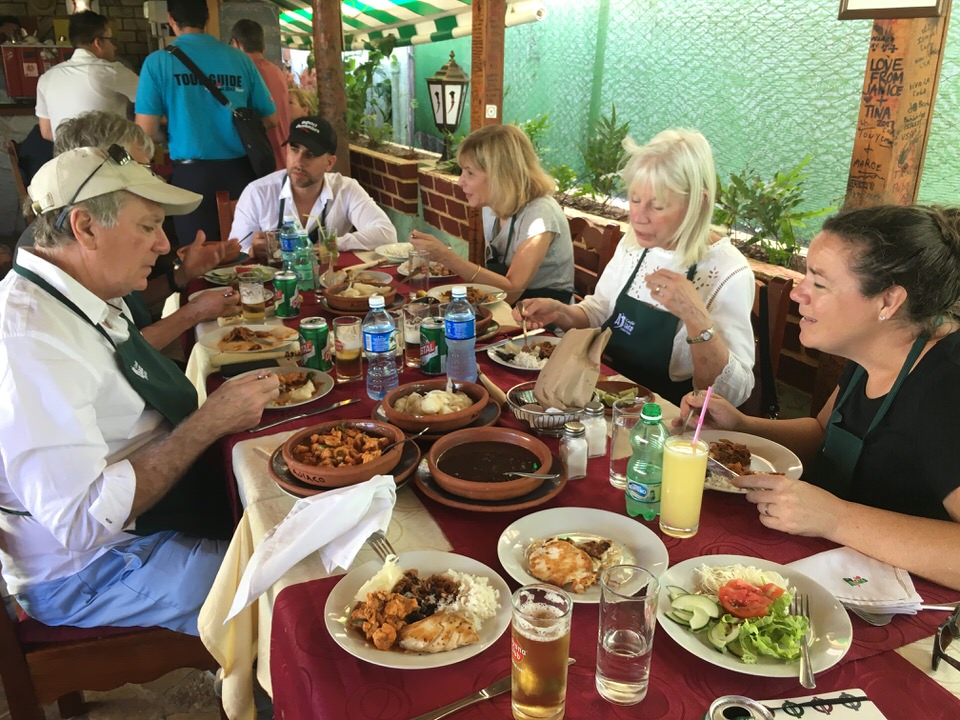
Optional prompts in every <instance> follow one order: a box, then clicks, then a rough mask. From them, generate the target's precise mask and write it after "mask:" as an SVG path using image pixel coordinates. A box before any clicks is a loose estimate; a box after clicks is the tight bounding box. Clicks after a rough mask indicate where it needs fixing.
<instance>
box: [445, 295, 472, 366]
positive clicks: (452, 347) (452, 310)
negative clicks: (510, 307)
mask: <svg viewBox="0 0 960 720" xmlns="http://www.w3.org/2000/svg"><path fill="white" fill-rule="evenodd" d="M443 334H444V336H445V337H446V340H447V377H449V378H450V379H451V380H460V381H461V382H462V381H467V382H476V381H477V356H476V354H475V353H474V345H475V344H476V341H477V322H476V313H474V311H473V307H472V306H471V305H470V303H469V302H467V288H466V286H464V285H456V286H455V287H454V288H453V290H452V291H451V293H450V304H449V305H447V311H446V313H444V315H443Z"/></svg>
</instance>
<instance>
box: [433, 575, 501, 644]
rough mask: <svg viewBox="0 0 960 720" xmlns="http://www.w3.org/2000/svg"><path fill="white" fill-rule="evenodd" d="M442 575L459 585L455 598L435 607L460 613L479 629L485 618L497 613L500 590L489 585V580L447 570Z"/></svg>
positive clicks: (487, 618)
mask: <svg viewBox="0 0 960 720" xmlns="http://www.w3.org/2000/svg"><path fill="white" fill-rule="evenodd" d="M443 575H444V577H448V578H450V579H451V580H453V581H454V582H455V583H457V585H459V587H460V591H459V592H458V593H457V598H456V600H453V601H452V602H449V603H445V604H443V605H441V606H439V607H438V608H437V610H438V611H446V612H452V613H457V614H458V615H462V616H463V617H465V618H466V619H467V620H469V621H470V623H471V624H472V625H473V627H474V629H475V630H477V631H479V630H480V627H481V626H482V625H483V623H484V621H485V620H489V619H490V618H492V617H493V616H494V615H496V614H497V609H498V608H499V607H500V602H499V600H500V591H499V590H497V589H496V588H494V587H491V586H490V580H488V579H487V578H485V577H481V576H479V575H471V574H470V573H464V572H457V571H456V570H447V571H446V572H445V573H443Z"/></svg>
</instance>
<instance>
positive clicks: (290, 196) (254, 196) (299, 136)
mask: <svg viewBox="0 0 960 720" xmlns="http://www.w3.org/2000/svg"><path fill="white" fill-rule="evenodd" d="M284 146H285V147H286V154H287V169H286V170H278V171H277V172H275V173H271V174H270V175H267V176H266V177H262V178H260V179H259V180H255V181H254V182H252V183H250V184H249V185H247V187H246V189H245V190H244V191H243V193H242V194H241V195H240V199H239V200H238V201H237V207H236V210H235V211H234V215H233V227H232V228H231V229H230V237H231V238H247V239H246V240H242V241H241V243H242V245H243V249H244V250H245V251H247V252H250V251H251V250H252V251H253V253H254V254H255V255H258V256H260V257H261V258H262V257H265V256H266V233H265V232H264V231H265V230H269V229H273V228H276V227H278V226H279V225H281V224H282V222H283V220H285V219H287V220H289V219H296V221H297V222H298V223H299V224H300V225H301V226H303V227H304V229H306V230H307V232H308V233H309V235H310V239H311V240H312V241H313V242H316V241H317V239H318V234H319V233H318V228H319V227H323V228H324V231H325V232H327V233H330V232H335V233H336V234H337V247H338V248H339V249H340V250H373V249H374V248H376V247H378V246H380V245H387V244H389V243H395V242H396V241H397V230H396V228H395V227H394V226H393V223H391V222H390V218H388V217H387V214H386V213H385V212H384V211H383V210H382V209H381V208H380V207H379V206H378V205H377V204H376V203H375V202H374V201H373V198H371V197H370V196H369V195H368V194H367V191H366V190H364V189H363V188H362V187H360V184H359V183H358V182H357V181H356V180H354V179H353V178H348V177H344V176H343V175H341V174H340V173H336V172H332V170H333V166H334V165H335V164H336V162H337V155H336V153H337V133H336V131H335V130H334V129H333V127H332V126H331V125H330V123H328V122H327V121H326V120H324V119H323V118H322V117H319V116H316V115H308V116H306V117H302V118H299V119H297V120H294V121H293V122H292V123H291V124H290V134H289V136H288V137H287V142H286V143H284ZM281 208H282V209H281Z"/></svg>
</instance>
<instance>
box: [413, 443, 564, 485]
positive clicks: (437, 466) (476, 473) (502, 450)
mask: <svg viewBox="0 0 960 720" xmlns="http://www.w3.org/2000/svg"><path fill="white" fill-rule="evenodd" d="M552 463H553V456H552V455H551V453H550V449H549V448H548V447H547V446H546V445H545V444H544V443H543V442H542V441H540V440H538V439H537V438H535V437H533V436H532V435H528V434H527V433H525V432H521V431H519V430H513V429H511V428H503V427H486V428H465V429H463V430H457V431H455V432H452V433H448V434H447V435H444V436H443V437H442V438H440V439H439V440H437V441H436V442H435V443H434V444H433V446H432V447H431V448H430V452H429V453H428V454H427V466H428V468H429V469H430V474H431V475H432V476H433V479H434V480H435V481H436V483H437V485H439V486H440V487H441V488H443V489H444V490H446V491H447V492H449V493H452V494H454V495H459V496H460V497H465V498H469V499H471V500H508V499H511V498H516V497H520V496H521V495H526V494H527V493H529V492H533V491H534V490H536V489H537V488H538V487H540V485H541V484H542V483H543V480H544V479H543V478H539V477H532V478H531V477H516V476H511V475H506V474H505V473H507V472H513V471H521V472H529V473H535V474H537V475H546V474H547V473H549V472H550V466H551V464H552Z"/></svg>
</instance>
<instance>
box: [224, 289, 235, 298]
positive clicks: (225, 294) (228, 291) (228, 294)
mask: <svg viewBox="0 0 960 720" xmlns="http://www.w3.org/2000/svg"><path fill="white" fill-rule="evenodd" d="M231 295H233V292H232V291H231V290H227V291H226V292H225V293H224V294H223V296H224V297H230V296H231Z"/></svg>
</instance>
